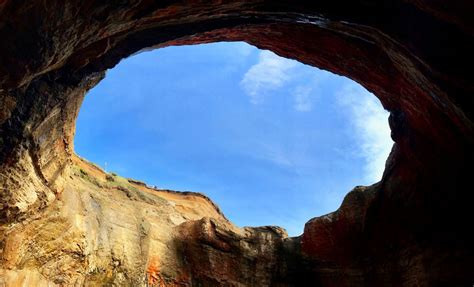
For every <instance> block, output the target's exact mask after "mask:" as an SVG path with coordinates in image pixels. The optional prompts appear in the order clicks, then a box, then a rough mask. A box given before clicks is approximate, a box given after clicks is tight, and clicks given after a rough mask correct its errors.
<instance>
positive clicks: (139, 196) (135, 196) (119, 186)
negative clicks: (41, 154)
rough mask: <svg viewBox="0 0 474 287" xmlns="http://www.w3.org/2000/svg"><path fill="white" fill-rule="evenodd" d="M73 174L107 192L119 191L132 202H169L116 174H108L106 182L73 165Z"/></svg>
mask: <svg viewBox="0 0 474 287" xmlns="http://www.w3.org/2000/svg"><path fill="white" fill-rule="evenodd" d="M73 174H74V175H75V176H77V177H79V178H81V179H82V180H84V181H86V182H88V183H90V184H92V185H94V186H96V187H98V188H100V189H107V190H117V191H120V192H122V193H123V194H125V195H126V196H127V197H128V198H129V199H130V200H136V201H143V202H146V203H149V204H165V203H167V200H166V199H164V198H162V197H160V196H159V195H157V194H152V193H149V192H144V191H141V190H140V189H138V188H137V187H136V186H134V185H133V184H132V183H130V181H129V180H128V179H126V178H124V177H121V176H119V175H117V174H115V173H113V172H112V173H107V174H106V176H105V180H103V179H99V178H97V177H95V176H93V175H91V174H89V173H88V172H87V171H86V170H84V169H83V168H81V167H79V166H76V165H73Z"/></svg>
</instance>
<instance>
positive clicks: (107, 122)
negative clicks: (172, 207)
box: [74, 42, 393, 236]
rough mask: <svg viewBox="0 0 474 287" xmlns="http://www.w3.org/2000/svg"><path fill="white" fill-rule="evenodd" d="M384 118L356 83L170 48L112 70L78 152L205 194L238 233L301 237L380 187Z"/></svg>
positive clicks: (84, 122) (263, 61)
mask: <svg viewBox="0 0 474 287" xmlns="http://www.w3.org/2000/svg"><path fill="white" fill-rule="evenodd" d="M387 118H388V112H386V111H385V110H384V109H383V107H382V106H381V104H380V102H379V100H378V99H377V98H376V97H375V96H374V95H373V94H371V93H369V92H368V91H367V90H365V89H364V88H363V87H362V86H360V85H359V84H357V83H356V82H354V81H352V80H350V79H348V78H345V77H342V76H338V75H335V74H332V73H330V72H326V71H324V70H320V69H318V68H315V67H312V66H307V65H304V64H301V63H299V62H297V61H295V60H290V59H286V58H283V57H280V56H278V55H276V54H274V53H273V52H270V51H267V50H259V49H257V48H256V47H254V46H251V45H249V44H246V43H244V42H219V43H212V44H200V45H190V46H174V47H173V46H172V47H167V48H161V49H156V50H152V51H146V52H142V53H139V54H136V55H133V56H131V57H129V58H127V59H125V60H123V61H122V62H121V63H119V64H118V65H117V66H116V67H114V68H113V69H111V70H109V71H108V72H107V76H106V77H105V78H104V79H103V80H102V81H101V82H100V83H99V84H98V85H97V86H96V87H94V88H93V89H92V90H90V91H89V92H88V95H87V96H86V98H85V100H84V102H83V104H82V107H81V110H80V113H79V117H78V119H77V124H76V135H75V144H74V145H75V151H76V152H77V153H78V154H79V155H80V156H82V157H84V158H87V159H89V160H91V161H92V162H94V163H97V164H98V165H99V166H101V167H102V168H103V169H104V170H106V171H107V172H111V173H117V174H120V175H122V176H125V177H127V178H134V179H138V180H141V181H143V182H146V183H147V184H148V185H150V186H156V187H158V188H160V189H161V188H163V189H171V190H181V191H183V190H191V191H197V192H202V193H204V194H206V195H207V196H209V197H210V198H211V199H212V200H213V201H214V202H216V203H217V205H218V206H220V208H221V209H222V211H223V213H224V214H225V215H226V216H227V217H228V218H229V219H230V220H231V221H232V222H233V223H235V224H237V225H238V226H263V225H277V226H281V227H284V228H285V229H286V230H287V231H288V233H289V235H290V236H298V235H300V234H301V233H302V231H303V227H304V224H305V223H306V222H307V221H308V219H310V218H312V217H314V216H319V215H323V214H327V213H329V212H332V211H334V210H336V209H337V208H338V207H339V205H340V203H341V202H342V199H343V198H344V196H345V195H346V194H347V192H349V191H350V190H351V189H352V188H353V187H354V186H356V185H370V184H373V183H375V182H377V181H379V180H380V179H381V176H382V172H383V169H384V166H385V160H386V159H387V156H388V153H389V152H390V149H391V147H392V144H393V142H392V140H391V138H390V128H389V126H388V121H387Z"/></svg>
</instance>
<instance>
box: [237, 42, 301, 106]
mask: <svg viewBox="0 0 474 287" xmlns="http://www.w3.org/2000/svg"><path fill="white" fill-rule="evenodd" d="M296 65H297V62H296V61H294V60H289V59H286V58H282V57H279V56H277V55H276V54H275V53H273V52H270V51H261V52H260V54H259V59H258V62H257V63H256V64H255V65H253V66H252V67H250V69H249V70H248V71H247V72H246V73H245V75H244V77H243V79H242V81H241V82H240V85H241V86H242V88H243V89H244V91H245V92H246V93H247V94H248V95H249V96H250V101H251V103H253V104H259V103H261V102H263V100H264V97H265V95H266V94H267V93H268V92H269V91H272V90H275V89H278V88H280V87H281V86H283V85H284V84H285V83H286V82H288V81H289V80H290V79H291V77H290V70H291V69H293V68H294V67H295V66H296Z"/></svg>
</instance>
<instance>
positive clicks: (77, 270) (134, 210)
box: [0, 157, 289, 286]
mask: <svg viewBox="0 0 474 287" xmlns="http://www.w3.org/2000/svg"><path fill="white" fill-rule="evenodd" d="M71 169H72V171H71V173H70V175H71V176H70V177H69V178H68V179H66V180H65V182H66V183H65V188H64V191H63V192H62V193H61V194H60V195H58V197H57V199H56V200H55V201H54V202H53V203H51V204H50V205H49V206H47V207H45V208H44V210H43V211H42V212H41V213H40V214H37V215H36V216H34V217H29V218H28V219H25V220H24V221H22V222H21V223H19V224H13V225H9V226H3V228H2V230H1V231H2V233H1V236H2V237H1V238H0V240H1V242H2V243H3V244H2V248H1V253H0V254H1V256H2V257H1V259H2V261H1V262H2V265H1V267H2V268H1V269H0V278H1V279H0V283H4V284H6V285H7V286H40V285H44V286H82V285H86V286H105V285H116V286H190V285H196V286H222V285H225V286H239V285H242V284H244V285H248V286H258V285H262V284H264V285H272V284H276V283H277V282H278V280H282V278H284V277H281V274H280V277H277V276H276V275H275V274H277V272H278V271H280V270H279V269H278V268H279V267H281V266H283V262H281V258H283V257H282V256H281V255H280V254H282V250H281V248H282V245H283V244H284V242H286V241H288V240H289V239H288V238H287V235H286V232H285V231H284V230H282V229H280V228H277V227H260V228H244V229H240V228H237V227H236V226H234V225H233V224H232V223H230V222H229V221H228V220H227V219H226V218H225V217H224V216H223V215H222V214H221V213H220V211H219V210H218V209H216V207H215V204H214V203H213V202H212V201H210V200H209V199H208V198H207V197H205V196H202V195H200V194H197V193H189V192H188V193H181V192H172V191H168V190H156V189H150V188H148V187H146V186H144V185H143V184H140V183H137V182H136V181H133V180H127V179H124V178H121V177H120V176H118V175H113V174H107V173H105V172H103V171H102V170H100V169H99V168H97V167H95V166H94V165H92V164H90V163H87V162H86V161H84V160H82V159H79V158H76V157H74V158H73V165H71ZM48 284H49V285H48Z"/></svg>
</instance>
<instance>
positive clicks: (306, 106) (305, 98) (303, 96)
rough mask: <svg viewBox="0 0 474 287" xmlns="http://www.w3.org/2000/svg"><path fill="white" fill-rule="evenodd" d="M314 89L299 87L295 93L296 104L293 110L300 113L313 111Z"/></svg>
mask: <svg viewBox="0 0 474 287" xmlns="http://www.w3.org/2000/svg"><path fill="white" fill-rule="evenodd" d="M312 92H313V88H312V87H310V86H298V87H296V89H295V90H294V92H293V96H294V98H295V104H294V106H293V108H294V109H295V110H296V111H298V112H309V111H311V110H312V109H313V99H312V97H311V96H312Z"/></svg>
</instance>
